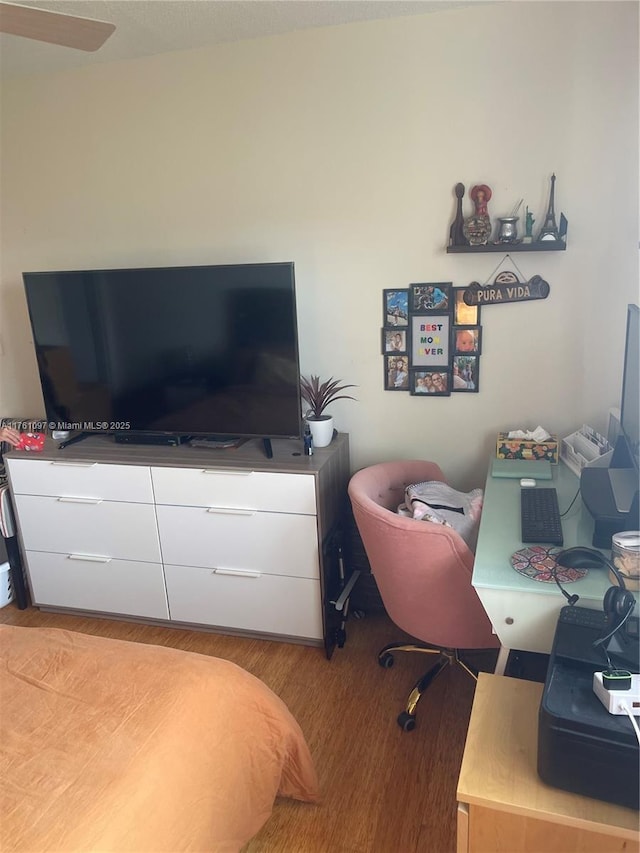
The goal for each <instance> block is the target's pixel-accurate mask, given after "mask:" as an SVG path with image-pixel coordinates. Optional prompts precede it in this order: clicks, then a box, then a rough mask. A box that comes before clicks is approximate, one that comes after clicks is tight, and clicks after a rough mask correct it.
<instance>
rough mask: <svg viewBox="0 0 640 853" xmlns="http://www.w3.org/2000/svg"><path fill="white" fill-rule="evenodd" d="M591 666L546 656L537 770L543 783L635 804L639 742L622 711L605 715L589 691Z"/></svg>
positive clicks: (639, 796) (639, 789)
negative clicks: (547, 662)
mask: <svg viewBox="0 0 640 853" xmlns="http://www.w3.org/2000/svg"><path fill="white" fill-rule="evenodd" d="M593 672H594V669H593V668H591V667H585V666H584V665H583V664H575V663H572V662H570V661H566V660H558V659H557V658H554V656H553V655H552V657H551V660H550V661H549V670H548V672H547V679H546V682H545V686H544V692H543V694H542V701H541V703H540V711H539V714H538V775H539V776H540V778H541V779H542V780H543V782H546V783H547V784H548V785H552V786H553V787H555V788H561V789H563V790H565V791H571V792H572V793H574V794H583V795H584V796H587V797H594V798H595V799H597V800H605V801H606V802H609V803H615V804H616V805H619V806H627V807H628V808H632V809H638V808H639V806H640V781H639V776H640V773H639V770H640V747H639V746H638V741H637V738H636V735H635V732H634V729H633V726H632V724H631V720H630V719H629V718H628V717H627V715H626V714H625V715H624V716H617V715H615V714H610V713H609V712H608V711H607V710H606V709H605V707H604V705H603V704H602V703H601V702H600V700H599V699H598V697H597V696H596V695H595V693H594V692H593Z"/></svg>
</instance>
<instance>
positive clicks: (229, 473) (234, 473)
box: [202, 468, 253, 477]
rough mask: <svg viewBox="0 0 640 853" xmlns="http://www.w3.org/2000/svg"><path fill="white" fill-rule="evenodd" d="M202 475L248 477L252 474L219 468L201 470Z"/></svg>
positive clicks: (250, 472)
mask: <svg viewBox="0 0 640 853" xmlns="http://www.w3.org/2000/svg"><path fill="white" fill-rule="evenodd" d="M202 473H203V474H224V475H225V476H227V477H250V476H251V475H252V474H253V471H244V470H240V469H239V468H236V469H233V468H232V469H228V468H227V469H225V470H223V469H221V468H203V469H202Z"/></svg>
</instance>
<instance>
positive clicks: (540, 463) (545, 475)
mask: <svg viewBox="0 0 640 853" xmlns="http://www.w3.org/2000/svg"><path fill="white" fill-rule="evenodd" d="M491 476H492V477H506V478H508V479H512V480H518V479H521V478H522V477H533V478H534V479H535V480H551V478H552V477H553V474H552V473H551V463H550V462H549V461H547V460H546V459H540V460H535V459H494V460H493V462H492V463H491Z"/></svg>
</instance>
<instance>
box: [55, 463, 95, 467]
mask: <svg viewBox="0 0 640 853" xmlns="http://www.w3.org/2000/svg"><path fill="white" fill-rule="evenodd" d="M49 464H51V465H66V466H67V467H68V468H94V467H95V466H96V465H97V464H98V463H97V462H50V463H49Z"/></svg>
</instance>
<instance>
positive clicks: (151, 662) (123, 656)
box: [0, 625, 318, 853]
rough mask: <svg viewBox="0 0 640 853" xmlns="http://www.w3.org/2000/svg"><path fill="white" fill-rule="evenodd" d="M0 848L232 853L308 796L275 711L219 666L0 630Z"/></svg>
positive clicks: (268, 699) (304, 764)
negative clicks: (285, 805) (278, 807)
mask: <svg viewBox="0 0 640 853" xmlns="http://www.w3.org/2000/svg"><path fill="white" fill-rule="evenodd" d="M0 660H1V676H0V691H1V693H0V701H1V706H0V779H1V780H2V781H1V783H0V785H1V795H0V797H1V801H0V849H2V850H3V851H9V850H21V851H29V853H40V851H54V850H55V851H65V853H68V851H83V853H86V851H98V850H99V851H125V850H129V851H135V853H142V851H153V853H159V851H170V852H171V853H174V851H179V850H192V851H196V850H197V851H216V853H217V851H221V853H222V851H237V850H239V849H240V848H241V847H242V845H243V844H244V843H246V842H247V841H248V840H249V839H250V838H251V837H252V836H253V835H254V834H255V833H256V832H257V831H258V830H259V829H260V827H261V826H262V825H263V823H264V822H265V821H266V820H267V818H268V817H269V815H270V814H271V810H272V806H273V803H274V799H275V797H276V795H277V794H280V795H282V796H285V797H294V798H296V799H300V800H306V801H315V800H317V795H318V791H317V780H316V775H315V772H314V768H313V764H312V761H311V757H310V754H309V750H308V748H307V745H306V743H305V740H304V737H303V735H302V732H301V730H300V728H299V726H298V724H297V723H296V721H295V720H294V718H293V717H292V715H291V714H290V712H289V711H288V710H287V708H286V706H285V705H284V703H283V702H282V701H281V700H280V699H279V698H278V697H277V696H276V695H275V694H274V693H273V692H272V691H271V690H270V689H269V688H268V687H266V685H264V684H263V683H262V682H261V681H259V680H258V679H257V678H255V677H254V676H252V675H250V674H249V673H247V672H245V671H244V670H243V669H241V668H240V667H238V666H236V665H235V664H232V663H230V662H228V661H224V660H220V659H218V658H213V657H207V656H205V655H198V654H193V653H189V652H183V651H178V650H175V649H168V648H160V647H158V646H149V645H143V644H140V643H129V642H123V641H120V640H109V639H103V638H100V637H93V636H87V635H83V634H76V633H72V632H70V631H62V630H58V629H45V628H17V627H13V626H9V625H2V626H0Z"/></svg>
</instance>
